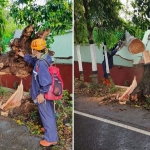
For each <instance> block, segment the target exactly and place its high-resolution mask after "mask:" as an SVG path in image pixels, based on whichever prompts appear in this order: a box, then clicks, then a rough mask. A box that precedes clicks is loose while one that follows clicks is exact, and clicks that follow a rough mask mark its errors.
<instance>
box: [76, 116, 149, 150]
mask: <svg viewBox="0 0 150 150" xmlns="http://www.w3.org/2000/svg"><path fill="white" fill-rule="evenodd" d="M74 131H75V132H74V136H75V138H74V150H150V136H148V135H144V134H141V133H138V132H134V131H131V130H128V129H125V128H122V127H118V126H114V125H111V124H108V123H104V122H102V121H98V120H95V119H91V118H88V117H84V116H81V115H78V114H75V118H74Z"/></svg>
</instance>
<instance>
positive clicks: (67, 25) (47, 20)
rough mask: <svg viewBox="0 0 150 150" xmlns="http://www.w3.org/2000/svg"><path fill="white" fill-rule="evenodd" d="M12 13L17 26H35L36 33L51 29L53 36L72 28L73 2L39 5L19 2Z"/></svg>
mask: <svg viewBox="0 0 150 150" xmlns="http://www.w3.org/2000/svg"><path fill="white" fill-rule="evenodd" d="M10 12H11V13H10V14H11V16H12V17H13V18H14V20H15V22H16V23H17V24H25V25H29V24H34V27H35V31H42V30H45V29H47V28H50V29H51V33H52V36H53V35H57V34H63V33H65V31H66V30H69V29H71V28H72V2H71V1H67V0H53V1H51V0H48V1H47V2H46V4H45V5H38V4H37V3H36V2H35V1H32V0H19V1H14V2H13V4H12V6H11V9H10Z"/></svg>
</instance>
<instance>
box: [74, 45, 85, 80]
mask: <svg viewBox="0 0 150 150" xmlns="http://www.w3.org/2000/svg"><path fill="white" fill-rule="evenodd" d="M76 51H77V57H78V66H79V72H80V80H81V81H84V76H83V67H82V58H81V53H80V44H77V47H76Z"/></svg>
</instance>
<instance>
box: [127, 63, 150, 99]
mask: <svg viewBox="0 0 150 150" xmlns="http://www.w3.org/2000/svg"><path fill="white" fill-rule="evenodd" d="M130 96H131V99H132V100H139V99H142V98H143V97H150V63H148V64H145V65H144V73H143V77H142V79H141V81H140V83H139V84H138V85H137V87H136V88H135V89H134V91H133V92H132V93H131V95H130Z"/></svg>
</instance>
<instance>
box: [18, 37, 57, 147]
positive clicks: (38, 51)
mask: <svg viewBox="0 0 150 150" xmlns="http://www.w3.org/2000/svg"><path fill="white" fill-rule="evenodd" d="M31 49H32V55H29V54H25V55H24V53H23V52H21V51H20V52H18V54H19V55H20V56H22V57H24V60H25V61H26V62H27V63H29V64H31V65H32V66H33V67H34V68H33V73H32V83H31V89H30V93H31V97H32V99H33V101H34V103H35V104H36V105H37V106H38V110H39V114H40V118H41V121H42V124H43V127H44V128H43V131H44V140H41V141H40V144H41V145H42V146H51V145H56V144H57V142H58V133H57V128H56V118H55V113H54V108H53V101H52V100H47V99H45V97H44V95H45V94H46V93H47V92H48V91H49V88H50V85H51V84H52V76H51V75H50V73H49V71H48V66H47V64H46V63H45V61H43V60H42V59H44V60H46V62H48V63H49V64H51V63H52V59H51V56H50V55H49V54H48V52H47V50H46V42H45V40H43V39H35V40H33V41H32V43H31Z"/></svg>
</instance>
